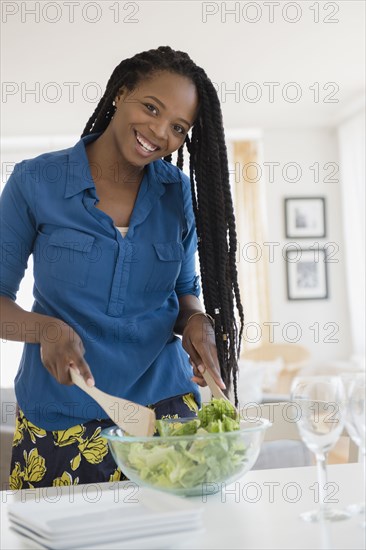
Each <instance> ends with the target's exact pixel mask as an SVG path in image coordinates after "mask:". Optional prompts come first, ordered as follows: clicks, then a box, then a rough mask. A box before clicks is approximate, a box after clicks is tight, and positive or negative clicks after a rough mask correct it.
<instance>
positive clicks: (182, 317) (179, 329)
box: [174, 294, 204, 334]
mask: <svg viewBox="0 0 366 550" xmlns="http://www.w3.org/2000/svg"><path fill="white" fill-rule="evenodd" d="M200 311H202V313H204V309H203V307H202V304H201V302H200V300H199V299H198V298H196V296H193V295H190V294H189V295H186V296H182V297H181V298H179V314H178V317H177V321H176V323H175V326H174V332H175V333H176V334H183V331H184V329H185V326H186V324H187V321H188V319H189V318H190V316H191V315H193V313H196V312H200Z"/></svg>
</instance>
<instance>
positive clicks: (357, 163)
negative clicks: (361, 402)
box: [338, 110, 365, 358]
mask: <svg viewBox="0 0 366 550" xmlns="http://www.w3.org/2000/svg"><path fill="white" fill-rule="evenodd" d="M338 144H339V159H340V175H341V193H342V209H343V220H344V223H343V233H344V242H345V243H346V246H345V259H346V266H345V267H346V278H347V293H348V300H349V308H350V318H351V334H352V349H353V354H354V356H357V357H360V358H362V357H363V358H364V357H365V110H362V111H361V112H359V113H358V114H355V115H354V116H352V117H351V118H349V119H348V120H346V121H344V122H343V123H342V124H340V126H339V127H338Z"/></svg>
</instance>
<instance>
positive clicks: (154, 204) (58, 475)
mask: <svg viewBox="0 0 366 550" xmlns="http://www.w3.org/2000/svg"><path fill="white" fill-rule="evenodd" d="M190 131H191V137H189V132H190ZM184 145H185V146H186V147H187V149H188V152H189V161H190V178H188V177H187V176H186V175H185V174H184V173H183V172H182V171H181V169H182V166H183V148H184ZM175 151H178V162H177V166H173V165H172V164H171V160H172V153H173V152H175ZM1 208H2V219H3V232H2V241H3V242H2V248H3V250H4V251H5V253H4V254H3V260H2V279H1V287H0V294H1V298H0V299H1V308H2V319H3V322H2V337H3V338H6V339H10V340H16V341H23V342H25V346H24V352H23V356H22V360H21V364H20V367H19V370H18V374H17V376H16V379H15V392H16V396H17V402H18V404H19V411H18V417H17V428H16V433H15V436H14V444H13V455H12V464H11V477H10V480H11V481H10V484H11V487H12V488H21V487H28V486H30V487H39V486H49V485H58V484H75V483H89V482H99V481H108V480H118V479H120V478H121V472H120V471H119V470H118V468H116V465H115V463H114V461H113V459H112V457H111V455H110V453H109V452H108V446H107V444H106V441H105V439H104V438H101V437H100V432H101V430H102V429H103V428H105V427H107V426H109V425H111V424H113V422H112V421H111V420H110V419H109V418H108V417H107V415H106V414H105V412H104V411H102V410H101V409H100V408H99V407H98V406H97V405H96V403H95V402H93V401H92V400H90V398H89V397H88V396H87V395H86V394H85V393H84V392H82V391H81V390H80V389H79V388H77V387H76V386H75V385H73V384H72V382H71V378H70V373H69V369H70V368H74V369H76V370H78V371H79V372H80V373H81V375H82V376H83V377H84V379H85V381H86V382H87V383H88V384H90V385H93V384H96V386H97V387H98V388H100V389H102V390H103V391H105V392H107V393H111V394H113V395H116V396H119V397H123V398H125V399H130V400H131V401H135V402H136V403H140V404H143V405H148V406H151V407H153V408H154V409H155V412H156V415H157V417H158V418H159V417H161V416H163V415H174V414H178V415H179V416H189V415H195V414H196V411H197V409H198V407H199V406H200V404H201V403H200V393H199V388H198V386H205V385H206V384H205V382H204V379H203V376H202V372H203V371H204V370H205V369H206V368H207V369H209V370H210V371H211V373H212V375H213V377H214V378H215V380H216V382H217V383H218V385H219V386H220V387H221V388H223V389H225V388H226V391H229V389H230V387H231V380H232V378H233V380H234V395H235V400H236V403H237V394H236V376H235V375H236V370H237V357H238V354H239V352H240V338H241V331H242V324H243V312H242V306H241V302H240V297H239V290H238V284H237V272H236V265H235V256H236V234H235V220H234V214H233V207H232V201H231V194H230V186H229V178H228V165H227V155H226V147H225V141H224V132H223V126H222V115H221V110H220V104H219V100H218V97H217V94H216V92H215V89H214V87H213V85H212V83H211V81H210V80H209V78H208V77H207V75H206V73H205V72H204V70H203V69H201V68H199V67H197V66H196V65H195V64H194V63H193V61H192V60H191V59H190V58H189V56H188V55H187V54H185V53H183V52H180V51H174V50H172V49H171V48H170V47H159V48H158V49H156V50H150V51H146V52H142V53H140V54H137V55H135V56H134V57H132V58H131V59H126V60H124V61H122V62H121V63H120V65H118V66H117V67H116V69H115V70H114V72H113V73H112V75H111V77H110V79H109V81H108V84H107V88H106V91H105V94H104V96H103V97H102V99H101V100H100V102H99V104H98V106H97V108H96V109H95V111H94V113H93V114H92V116H91V117H90V119H89V121H88V123H87V125H86V127H85V129H84V131H83V133H82V136H81V139H80V141H79V142H78V143H76V145H75V146H74V147H70V148H69V149H65V150H62V151H56V152H51V153H45V154H43V155H40V156H39V157H36V158H34V159H28V160H25V161H23V162H21V163H19V164H17V165H15V167H14V171H13V173H12V175H11V176H10V178H9V180H8V182H7V184H6V186H5V189H4V192H3V194H2V197H1ZM197 237H198V239H197ZM197 241H198V251H199V259H200V270H201V281H202V290H203V295H204V302H205V309H206V312H207V313H206V312H205V311H204V310H203V308H202V305H201V302H200V301H199V299H198V296H199V294H200V284H199V280H198V277H197V275H196V272H195V251H196V248H197ZM31 253H33V256H34V282H35V284H34V297H35V302H34V305H33V307H32V311H31V312H26V311H24V310H23V309H22V308H20V307H19V306H18V305H17V304H16V303H15V299H16V292H17V290H18V287H19V282H20V280H21V278H22V277H23V275H24V270H25V267H26V262H27V258H28V256H29V255H30V254H31ZM235 304H236V308H237V310H238V312H239V318H240V325H241V326H240V330H239V333H238V331H237V327H236V323H235ZM177 334H179V335H182V339H180V338H179V337H178V336H176V335H177ZM190 363H191V364H190ZM192 367H193V376H192Z"/></svg>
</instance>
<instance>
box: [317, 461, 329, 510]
mask: <svg viewBox="0 0 366 550" xmlns="http://www.w3.org/2000/svg"><path fill="white" fill-rule="evenodd" d="M327 455H328V453H317V454H316V468H317V471H318V483H319V511H320V514H321V516H322V518H325V516H326V512H327V509H328V505H327V503H326V500H325V499H326V496H327V492H326V488H325V486H326V484H327V466H326V464H327Z"/></svg>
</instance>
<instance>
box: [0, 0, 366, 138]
mask: <svg viewBox="0 0 366 550" xmlns="http://www.w3.org/2000/svg"><path fill="white" fill-rule="evenodd" d="M4 4H8V5H12V6H15V5H17V6H18V9H19V11H18V13H14V14H5V17H4V13H3V23H2V39H1V46H2V54H1V58H2V59H1V61H2V70H1V77H2V82H3V99H2V104H1V109H2V135H3V136H5V137H9V136H17V135H35V134H37V135H44V134H48V135H50V134H74V133H76V134H79V133H80V132H81V131H82V129H83V128H84V126H85V124H86V121H87V120H88V118H89V117H90V115H91V114H92V112H93V111H94V109H95V106H96V96H97V97H98V98H99V97H100V95H98V89H99V94H102V93H104V89H105V85H106V83H107V80H108V78H109V76H110V75H111V73H112V71H113V70H114V68H115V66H116V65H118V64H119V63H120V61H121V60H122V59H124V58H126V57H131V56H132V55H134V54H135V53H137V52H139V51H143V50H146V49H150V48H155V47H157V46H159V45H170V46H171V47H173V48H175V49H180V50H184V51H186V52H187V53H188V54H189V55H190V56H191V57H192V59H193V60H194V61H195V62H196V63H197V64H198V65H200V66H201V67H203V68H204V69H205V71H206V73H207V74H208V76H209V77H210V78H211V80H212V81H213V82H214V83H215V84H216V86H217V88H218V92H219V97H220V99H221V103H222V110H223V115H224V121H225V126H226V127H227V128H248V127H249V128H295V127H296V128H302V127H303V128H309V127H334V126H336V125H337V124H338V123H339V121H340V120H341V119H342V117H345V116H346V115H347V113H348V112H351V111H352V110H357V109H359V108H362V105H363V104H364V89H365V41H364V33H365V27H364V21H365V2H364V1H363V0H360V1H357V0H356V1H353V0H343V1H337V2H323V1H322V2H312V1H307V0H305V1H304V0H302V1H297V2H287V1H286V2H263V1H257V2H226V3H225V2H200V1H195V0H191V1H187V0H185V1H174V2H172V1H170V0H166V1H163V0H160V1H152V0H149V1H141V0H139V1H138V2H112V1H100V2H83V1H81V0H79V2H75V7H74V13H73V14H72V13H71V12H70V8H69V7H67V5H65V4H67V3H65V2H58V3H57V5H58V8H57V9H56V8H55V4H56V2H50V3H46V2H41V3H40V5H41V8H40V11H39V21H35V17H36V16H38V14H36V16H35V15H34V14H33V15H32V14H31V13H28V12H26V11H25V9H26V8H25V7H24V5H25V6H27V7H28V9H29V10H30V9H32V7H33V9H34V5H35V4H36V3H35V2H8V3H4ZM92 4H94V7H93V5H92ZM277 4H279V5H277ZM21 5H22V9H23V13H21V9H20V6H21ZM45 5H49V7H48V8H47V11H45V12H42V9H43V8H44V6H45ZM52 5H53V7H52ZM286 6H287V7H286ZM311 6H313V8H312V7H311ZM314 6H315V7H317V8H318V14H317V13H316V11H314V10H315V8H314ZM270 7H271V9H273V10H274V12H273V21H272V22H270V17H271V13H270ZM117 8H118V9H119V13H118V14H117V11H116V10H117ZM225 8H226V10H227V12H225ZM9 9H10V8H9ZM230 9H231V10H233V9H234V10H235V9H236V12H234V13H232V14H231V15H230V14H229V13H228V10H230ZM205 14H206V15H205ZM72 18H73V21H72ZM98 18H99V19H98ZM117 18H118V20H117ZM296 18H297V19H298V20H297V21H295V20H296ZM316 18H318V19H319V21H318V22H316ZM57 19H58V20H57ZM93 19H95V22H92V20H93ZM114 19H116V21H114ZM286 19H287V20H286ZM337 19H338V22H336V21H335V20H337ZM52 20H53V21H54V22H51V21H52ZM290 20H292V21H293V22H290ZM331 21H335V22H331ZM70 82H72V83H74V84H73V86H74V97H72V95H70V90H71V84H67V83H70ZM52 83H53V84H52ZM32 89H33V90H36V94H35V95H34V94H31V93H28V94H27V93H26V92H27V91H28V92H29V91H30V90H32ZM225 90H226V94H225ZM229 90H236V94H235V93H231V94H230V93H228V91H229ZM271 90H272V92H273V96H272V97H271V95H270V92H271ZM4 91H5V94H4ZM57 93H58V94H59V97H56V95H57ZM296 97H297V99H298V100H297V101H295V98H296Z"/></svg>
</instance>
